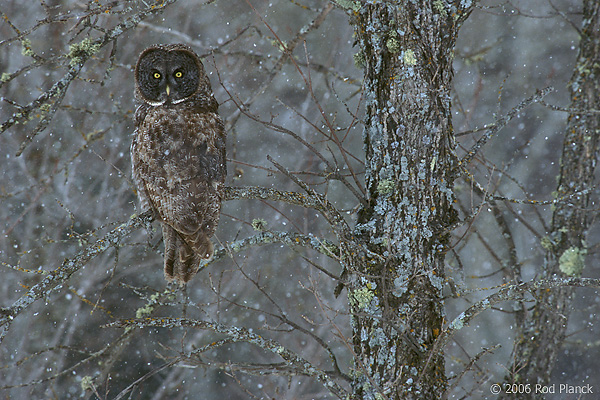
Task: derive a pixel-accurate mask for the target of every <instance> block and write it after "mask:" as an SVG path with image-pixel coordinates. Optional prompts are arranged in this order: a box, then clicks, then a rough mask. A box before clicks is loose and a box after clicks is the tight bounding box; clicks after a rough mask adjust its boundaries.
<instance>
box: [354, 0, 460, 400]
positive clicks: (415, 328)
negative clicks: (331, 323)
mask: <svg viewBox="0 0 600 400" xmlns="http://www.w3.org/2000/svg"><path fill="white" fill-rule="evenodd" d="M469 12H470V8H469V7H466V8H461V5H459V2H449V3H445V2H431V1H418V2H379V3H376V4H364V5H362V6H360V5H357V6H356V7H355V8H354V9H353V10H352V14H353V19H352V20H353V24H354V26H355V31H356V37H357V43H358V47H359V52H358V54H357V55H356V56H355V60H356V62H357V63H358V64H361V65H362V66H363V68H364V74H365V77H364V84H363V90H364V97H365V98H366V117H365V118H366V119H365V130H364V134H363V138H364V144H365V153H366V155H365V157H366V188H367V193H368V206H366V207H364V208H363V209H362V210H361V212H360V214H359V220H358V224H357V226H356V229H355V232H356V237H357V238H358V239H359V241H360V242H361V243H363V244H364V247H365V248H366V250H365V251H363V252H355V253H357V254H353V252H352V250H351V249H348V250H347V252H346V253H347V254H346V257H347V262H346V264H347V265H348V267H349V269H350V280H349V284H348V298H349V303H350V309H351V311H352V313H353V320H352V322H353V345H354V352H355V374H354V381H353V393H354V398H357V399H358V398H362V399H373V398H389V399H400V398H402V399H411V398H421V399H422V398H427V399H436V398H441V397H443V396H444V391H445V388H446V382H447V379H446V376H445V367H444V359H443V356H442V355H441V354H429V353H428V350H429V349H430V347H431V345H432V343H433V342H434V340H435V339H436V337H437V336H438V335H439V333H440V332H441V329H442V324H443V321H444V309H443V302H442V299H441V290H442V282H443V279H444V256H445V252H446V251H447V248H446V245H447V241H448V236H447V232H446V231H445V228H446V227H449V226H450V225H451V224H452V223H453V222H454V221H455V220H456V211H455V210H454V209H453V206H452V203H453V200H454V195H453V192H452V185H453V180H454V178H453V174H454V170H455V168H456V164H457V162H456V160H457V159H456V157H455V155H454V135H453V131H452V124H451V114H450V93H449V91H450V88H451V84H452V58H453V48H454V43H455V39H456V36H457V33H458V28H459V25H460V22H461V21H462V20H463V19H464V18H466V16H467V15H468V13H469Z"/></svg>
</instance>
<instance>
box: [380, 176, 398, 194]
mask: <svg viewBox="0 0 600 400" xmlns="http://www.w3.org/2000/svg"><path fill="white" fill-rule="evenodd" d="M395 187H396V184H395V183H394V181H392V180H389V179H384V180H381V181H379V182H378V183H377V191H378V192H379V193H380V194H390V193H392V192H393V191H394V188H395Z"/></svg>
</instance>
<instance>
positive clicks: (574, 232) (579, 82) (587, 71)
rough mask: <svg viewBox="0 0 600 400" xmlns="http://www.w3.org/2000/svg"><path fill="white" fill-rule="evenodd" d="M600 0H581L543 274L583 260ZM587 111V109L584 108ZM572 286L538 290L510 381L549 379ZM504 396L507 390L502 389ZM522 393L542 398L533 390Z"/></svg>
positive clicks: (599, 81)
mask: <svg viewBox="0 0 600 400" xmlns="http://www.w3.org/2000/svg"><path fill="white" fill-rule="evenodd" d="M599 14H600V3H598V2H597V1H593V0H587V1H585V2H584V13H583V15H584V20H583V21H584V22H583V29H582V31H581V42H580V50H579V57H578V60H577V65H576V67H575V72H574V74H573V77H572V79H571V82H570V89H571V109H572V110H574V111H573V113H572V114H570V115H569V118H568V123H567V128H566V133H565V139H564V142H563V150H562V158H561V169H560V175H559V183H558V189H557V191H556V196H557V200H558V201H557V203H556V205H555V208H554V211H553V216H552V225H551V229H550V232H549V234H548V236H547V237H546V238H545V242H544V243H543V245H544V247H545V249H546V250H547V251H546V256H545V265H544V271H543V274H542V278H552V277H554V276H579V275H581V272H582V269H583V266H584V262H585V254H586V248H585V234H586V231H587V229H588V226H589V223H590V213H589V211H588V205H589V189H591V188H592V185H593V180H594V170H595V167H596V162H597V156H598V151H599V150H600V149H599V147H598V145H599V142H598V132H599V131H600V119H598V114H597V113H594V110H595V111H597V110H599V109H600V97H599V93H600V64H599V62H600V35H599V32H600V15H599ZM588 111H589V112H588ZM573 291H574V288H573V287H561V288H559V289H556V290H552V291H548V290H540V291H538V292H537V296H536V297H537V302H536V304H535V306H534V307H533V308H532V309H531V310H530V311H529V312H528V313H527V314H526V318H525V320H524V323H523V325H522V326H521V332H520V334H519V336H518V337H517V341H516V344H515V349H514V362H513V365H512V366H511V367H510V369H509V371H513V373H511V374H510V375H508V376H507V377H506V382H509V383H516V382H518V383H524V384H530V385H531V386H532V387H533V386H535V385H536V384H541V385H548V384H549V383H551V382H550V377H551V373H552V370H553V367H554V364H555V363H556V360H557V357H558V353H559V352H560V349H561V346H562V344H563V342H564V339H565V332H566V329H567V321H568V316H569V314H570V308H571V303H572V297H573V296H572V294H573ZM505 397H506V398H510V395H508V394H505ZM523 398H542V395H541V394H536V393H535V391H532V393H529V394H523Z"/></svg>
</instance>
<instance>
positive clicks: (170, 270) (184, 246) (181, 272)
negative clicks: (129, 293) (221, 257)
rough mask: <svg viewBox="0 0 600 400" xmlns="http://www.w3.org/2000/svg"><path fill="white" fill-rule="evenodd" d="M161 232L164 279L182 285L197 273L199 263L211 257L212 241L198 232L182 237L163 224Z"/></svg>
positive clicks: (212, 251)
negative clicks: (163, 245) (163, 251)
mask: <svg viewBox="0 0 600 400" xmlns="http://www.w3.org/2000/svg"><path fill="white" fill-rule="evenodd" d="M162 231H163V241H164V243H165V278H166V279H167V280H168V281H173V280H175V281H177V282H178V283H179V284H180V285H184V284H186V283H187V282H188V281H189V280H190V279H192V277H193V276H194V275H195V274H196V272H198V267H199V266H200V261H201V260H203V259H204V260H208V259H210V258H211V257H212V256H213V253H214V247H213V244H212V241H211V240H210V238H209V237H208V236H207V235H206V234H205V233H204V232H200V231H199V232H197V233H196V234H195V235H190V236H187V235H186V236H185V237H184V236H183V235H182V234H181V233H179V232H177V231H176V230H175V229H173V228H172V227H171V226H169V225H167V224H165V223H163V224H162Z"/></svg>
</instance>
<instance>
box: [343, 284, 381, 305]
mask: <svg viewBox="0 0 600 400" xmlns="http://www.w3.org/2000/svg"><path fill="white" fill-rule="evenodd" d="M373 297H375V293H373V291H372V290H370V289H369V288H366V287H364V288H361V289H357V290H354V291H351V292H350V296H349V300H350V303H351V304H352V305H353V306H356V307H357V308H358V309H365V308H367V306H368V305H369V304H371V300H373Z"/></svg>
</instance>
